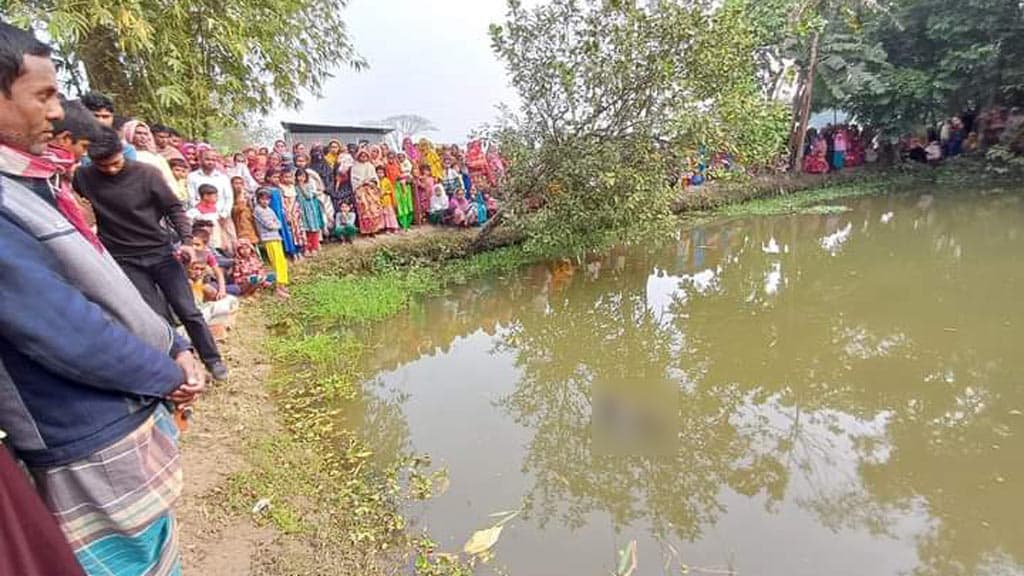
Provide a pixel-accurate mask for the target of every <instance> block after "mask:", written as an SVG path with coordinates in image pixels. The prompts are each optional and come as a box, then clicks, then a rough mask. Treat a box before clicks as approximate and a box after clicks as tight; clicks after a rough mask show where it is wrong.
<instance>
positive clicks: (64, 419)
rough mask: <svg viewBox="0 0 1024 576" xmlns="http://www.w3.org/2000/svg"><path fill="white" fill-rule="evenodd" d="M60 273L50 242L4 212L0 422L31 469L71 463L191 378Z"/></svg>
mask: <svg viewBox="0 0 1024 576" xmlns="http://www.w3.org/2000/svg"><path fill="white" fill-rule="evenodd" d="M183 344H184V342H183V341H182V340H181V339H178V340H176V341H175V345H174V347H173V349H172V350H171V354H170V355H168V354H167V353H165V352H161V351H159V350H157V349H155V348H153V347H151V346H149V345H147V344H146V343H144V342H142V341H141V340H139V339H138V338H137V337H136V336H135V335H134V334H132V333H131V332H129V331H128V330H127V329H125V328H124V327H122V326H121V325H120V324H118V323H117V322H114V321H112V320H111V319H109V318H108V317H107V315H106V314H105V313H104V311H103V310H102V309H101V308H100V307H99V306H97V305H96V304H95V303H93V302H91V301H90V300H88V299H86V298H85V296H83V294H82V293H81V292H80V291H79V290H78V289H77V288H75V287H74V286H72V285H70V284H69V283H68V281H67V279H66V278H64V277H63V276H62V275H61V267H60V265H59V264H58V262H57V261H56V259H55V258H54V257H53V255H52V254H50V252H49V251H48V250H46V249H45V248H44V247H43V246H42V244H41V243H40V242H39V241H38V240H37V239H36V238H35V237H34V236H32V235H31V234H29V233H27V231H26V230H24V229H22V228H21V227H20V226H19V225H18V224H17V223H16V222H15V221H13V220H11V219H10V218H9V217H8V215H6V214H4V213H0V429H3V430H5V431H6V432H7V434H8V435H9V436H10V438H9V440H10V445H11V446H13V447H14V448H15V451H16V453H17V455H18V456H19V457H20V458H21V459H22V460H24V461H25V463H26V464H27V465H28V466H30V467H33V468H46V467H53V466H59V465H63V464H68V463H71V462H74V461H76V460H79V459H82V458H83V457H85V456H88V455H90V454H93V453H95V452H96V451H98V450H100V449H102V448H105V447H107V446H109V445H111V444H113V443H114V442H116V441H118V440H120V439H121V438H123V437H124V436H126V435H127V434H128V433H130V432H132V431H133V430H135V429H136V428H138V426H139V425H141V424H142V423H143V422H144V421H145V420H146V419H147V418H148V417H149V416H150V414H152V412H153V410H155V409H156V407H157V406H158V405H159V404H160V402H161V401H162V399H163V398H165V397H166V396H167V395H168V394H170V393H171V392H173V391H174V390H175V389H176V388H177V387H178V386H179V385H180V384H181V383H182V381H183V380H184V377H183V373H182V371H181V369H180V368H179V367H178V365H177V364H176V363H175V362H174V361H173V360H172V359H171V357H172V356H175V355H176V354H177V353H178V352H180V351H181V350H182V349H184V346H183Z"/></svg>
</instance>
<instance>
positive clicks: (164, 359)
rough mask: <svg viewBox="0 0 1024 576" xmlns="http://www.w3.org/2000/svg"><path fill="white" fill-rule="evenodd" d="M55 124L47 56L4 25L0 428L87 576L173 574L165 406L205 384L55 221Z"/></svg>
mask: <svg viewBox="0 0 1024 576" xmlns="http://www.w3.org/2000/svg"><path fill="white" fill-rule="evenodd" d="M62 116H63V110H62V108H61V104H60V101H59V100H58V94H57V78H56V71H55V69H54V65H53V62H52V61H51V59H50V49H49V47H47V46H46V45H45V44H42V43H40V42H39V41H38V40H36V39H35V38H34V37H33V36H32V35H31V34H30V33H28V32H25V31H24V30H20V29H18V28H14V27H12V26H9V25H7V24H4V23H0V241H2V243H3V249H2V250H0V294H3V303H2V305H0V428H3V429H4V431H6V433H7V443H8V445H9V446H10V448H12V449H13V452H14V454H15V455H16V456H17V457H18V458H20V459H21V460H22V461H23V462H24V463H25V465H26V466H27V468H28V469H29V471H30V472H31V473H32V475H33V477H34V479H35V483H36V489H37V490H38V491H39V493H40V494H41V495H42V496H43V500H44V501H45V503H46V505H47V507H48V508H49V510H50V512H51V513H52V514H53V515H54V516H55V518H56V519H57V522H58V524H59V525H60V527H61V528H62V529H63V531H64V534H65V536H66V537H67V540H68V541H69V542H70V544H71V547H72V549H73V550H74V552H75V555H76V557H77V559H78V561H79V562H80V563H81V565H82V567H83V568H84V569H85V571H86V573H87V574H90V575H99V574H105V575H106V574H119V575H125V576H128V575H147V576H149V575H165V574H175V573H179V572H180V570H181V566H180V560H179V553H178V546H177V536H176V534H177V530H176V525H175V519H174V514H173V510H172V507H173V505H174V503H175V501H176V500H177V498H178V496H179V494H180V492H181V465H180V459H179V456H178V448H177V431H176V428H175V426H174V422H173V419H172V417H171V414H170V412H169V411H168V409H167V405H168V404H169V403H170V404H178V405H183V404H188V403H191V402H192V401H193V400H194V398H195V396H196V395H197V394H198V393H199V392H201V391H202V389H203V386H204V385H205V382H204V378H205V377H204V374H203V373H202V371H201V370H200V369H199V367H198V365H197V363H196V362H195V360H194V358H193V357H192V353H191V352H190V351H189V349H188V348H187V343H186V342H184V341H183V340H182V339H180V338H177V337H176V335H175V333H174V331H173V330H171V328H170V326H168V324H167V322H165V321H164V320H163V318H161V317H160V316H159V315H157V314H156V313H155V312H153V310H152V309H151V308H150V307H149V306H148V305H147V304H146V302H145V301H144V300H143V299H142V298H141V297H140V296H139V293H138V291H136V290H135V288H134V286H132V284H131V282H130V281H129V280H128V278H127V277H126V276H125V274H124V273H123V272H122V271H121V269H120V267H118V265H117V263H116V262H115V261H114V260H113V258H111V256H110V254H109V252H107V250H106V249H105V248H104V247H103V245H102V244H99V243H95V244H94V243H92V242H90V241H89V240H88V239H87V238H86V235H85V234H86V231H85V230H80V229H76V227H75V226H74V225H73V223H71V222H69V221H68V220H67V219H66V218H65V217H64V216H63V214H62V210H68V209H69V205H68V204H67V203H63V202H60V198H59V195H60V194H61V192H60V190H59V189H55V188H53V187H51V185H50V181H51V180H52V179H53V177H54V175H55V174H56V173H57V170H58V168H57V166H56V165H55V164H54V163H53V162H51V161H50V160H49V158H48V157H46V156H43V155H42V154H44V153H45V152H46V146H47V143H48V142H49V141H50V140H51V139H52V137H53V127H52V123H53V122H55V121H58V120H60V119H61V118H62Z"/></svg>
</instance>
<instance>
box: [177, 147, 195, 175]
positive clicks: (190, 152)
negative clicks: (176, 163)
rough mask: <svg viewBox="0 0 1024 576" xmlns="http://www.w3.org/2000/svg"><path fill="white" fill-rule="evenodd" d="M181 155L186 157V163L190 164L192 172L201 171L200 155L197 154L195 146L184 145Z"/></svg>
mask: <svg viewBox="0 0 1024 576" xmlns="http://www.w3.org/2000/svg"><path fill="white" fill-rule="evenodd" d="M181 154H182V156H184V157H185V162H188V169H189V171H190V172H192V171H195V170H199V153H198V152H196V145H195V144H193V143H191V142H186V143H184V144H182V145H181Z"/></svg>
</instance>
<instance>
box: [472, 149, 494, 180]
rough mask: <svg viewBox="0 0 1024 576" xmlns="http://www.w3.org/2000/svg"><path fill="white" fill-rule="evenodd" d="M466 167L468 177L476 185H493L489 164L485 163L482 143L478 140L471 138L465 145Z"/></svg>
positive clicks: (485, 158)
mask: <svg viewBox="0 0 1024 576" xmlns="http://www.w3.org/2000/svg"><path fill="white" fill-rule="evenodd" d="M466 168H468V169H469V178H470V179H471V180H472V181H473V182H475V183H477V185H478V186H482V185H485V184H486V185H489V186H494V176H493V175H492V174H491V166H490V164H488V163H487V157H486V156H484V147H483V144H482V143H481V142H480V141H479V140H473V141H471V142H470V143H469V145H468V146H466Z"/></svg>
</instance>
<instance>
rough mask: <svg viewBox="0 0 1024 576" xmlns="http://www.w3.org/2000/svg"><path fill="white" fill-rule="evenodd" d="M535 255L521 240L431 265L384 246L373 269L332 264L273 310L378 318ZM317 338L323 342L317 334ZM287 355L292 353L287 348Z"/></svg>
mask: <svg viewBox="0 0 1024 576" xmlns="http://www.w3.org/2000/svg"><path fill="white" fill-rule="evenodd" d="M534 258H535V256H533V255H530V254H527V252H526V251H524V250H523V248H522V247H521V246H512V247H508V248H499V249H497V250H491V251H488V252H482V253H480V254H476V255H473V256H469V257H463V258H460V259H456V260H451V261H448V262H445V263H443V264H438V265H425V264H417V263H409V262H407V261H405V260H404V259H402V257H401V256H400V255H399V254H397V253H393V252H389V251H386V250H381V251H379V252H377V253H376V256H375V257H374V264H375V267H374V270H373V271H372V273H371V274H368V275H367V274H362V275H348V276H343V277H340V278H338V277H336V276H334V275H332V274H331V273H330V271H329V270H330V268H329V267H326V268H325V272H322V273H316V274H315V275H314V277H313V278H309V279H307V280H306V281H303V282H301V283H297V284H296V285H295V286H293V287H292V291H291V293H292V299H291V301H290V302H292V303H294V304H297V305H295V306H292V305H289V306H287V307H279V308H276V309H274V310H273V311H272V312H271V314H272V315H273V316H274V317H275V318H276V319H278V320H281V321H288V320H298V321H300V322H303V323H312V324H315V325H324V324H339V323H340V324H347V325H357V324H365V323H367V322H375V321H378V320H382V319H384V318H387V317H388V316H391V315H393V314H395V313H396V312H398V311H400V310H404V309H406V308H408V307H409V306H410V305H412V304H413V303H414V302H415V301H416V300H417V299H419V298H421V297H422V296H425V295H428V294H434V293H437V292H439V291H440V290H442V289H443V288H444V287H445V286H448V285H451V284H458V283H462V282H465V281H466V280H469V279H471V278H477V277H480V276H483V275H486V274H502V273H505V272H508V271H511V270H514V269H516V268H518V267H520V266H522V265H524V264H526V263H528V262H530V261H532V260H533V259H534ZM318 338H327V337H326V336H320V337H318ZM313 342H314V343H316V344H319V343H320V342H319V341H317V340H313ZM280 345H284V344H280ZM306 348H307V351H306V352H304V354H308V353H309V351H308V348H309V347H308V346H307V347H306ZM285 355H286V356H287V355H288V350H287V349H286V351H285Z"/></svg>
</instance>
